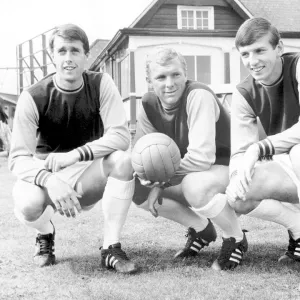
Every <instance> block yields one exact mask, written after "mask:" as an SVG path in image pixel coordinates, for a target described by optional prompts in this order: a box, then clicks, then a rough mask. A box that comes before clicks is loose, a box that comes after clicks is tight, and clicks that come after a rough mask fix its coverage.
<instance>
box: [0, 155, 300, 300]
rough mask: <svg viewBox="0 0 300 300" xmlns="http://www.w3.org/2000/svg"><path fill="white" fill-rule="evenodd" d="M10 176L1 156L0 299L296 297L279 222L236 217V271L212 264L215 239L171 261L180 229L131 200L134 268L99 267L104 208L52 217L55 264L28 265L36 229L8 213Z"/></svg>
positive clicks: (297, 285)
mask: <svg viewBox="0 0 300 300" xmlns="http://www.w3.org/2000/svg"><path fill="white" fill-rule="evenodd" d="M14 181H15V179H14V178H13V176H12V175H11V174H9V173H8V171H7V168H6V160H5V159H3V158H0V228H1V231H0V299H3V300H9V299H28V300H34V299H39V300H40V299H51V300H56V299H58V300H63V299H82V300H86V299H87V300H89V299H91V300H94V299H95V300H96V299H113V300H114V299H116V300H125V299H130V300H135V299H149V300H150V299H165V300H167V299H170V300H175V299H178V300H179V299H180V300H181V299H209V300H211V299H212V300H217V299H232V300H236V299H239V300H241V299H255V300H263V299H282V300H284V299H300V280H299V278H300V276H299V275H300V273H299V272H300V264H292V265H288V266H282V265H279V264H278V263H277V259H278V257H279V256H280V255H281V254H282V253H283V252H284V250H285V247H286V246H287V240H288V237H287V232H286V231H285V230H284V229H283V228H281V227H280V226H278V225H276V224H272V223H270V222H262V221H259V220H257V219H251V218H247V217H241V222H242V225H243V228H245V229H247V230H249V233H248V234H247V237H248V242H249V251H248V253H247V254H246V256H245V260H244V264H243V265H242V266H240V267H238V268H237V269H236V270H235V271H229V272H224V271H222V272H215V271H213V270H211V269H210V266H211V264H212V262H213V261H214V259H215V258H216V257H217V255H218V251H219V249H220V247H221V238H220V233H219V237H218V239H217V241H216V242H215V243H213V244H212V245H211V246H209V247H208V248H205V250H204V251H203V252H202V253H201V255H199V256H198V257H197V258H193V259H188V260H186V261H173V259H172V257H173V255H174V254H175V252H176V251H177V250H179V249H180V248H181V247H182V246H183V245H184V243H185V236H184V234H185V229H184V228H183V227H182V226H180V225H178V224H175V223H172V222H170V221H167V220H164V219H162V218H158V219H155V218H153V217H152V216H151V215H150V213H147V212H145V211H142V210H140V209H137V208H136V207H135V206H134V205H132V207H131V209H130V212H129V215H128V218H127V222H126V225H125V227H124V231H123V238H122V245H123V248H124V249H125V250H126V252H127V254H128V256H129V257H131V258H132V259H133V260H134V261H135V262H136V263H137V264H138V265H139V266H140V271H139V273H138V274H135V275H122V274H117V273H115V272H113V271H108V270H103V269H101V268H100V266H99V250H98V249H99V247H100V245H101V244H102V233H103V232H102V228H103V227H102V226H103V218H102V213H101V205H97V206H96V207H95V208H94V209H93V210H91V211H89V212H86V213H83V214H81V216H80V217H78V218H76V219H75V220H69V219H65V218H63V217H61V216H60V215H55V217H54V223H55V226H56V233H57V235H56V257H57V264H56V265H55V266H51V267H47V268H42V269H39V268H36V267H35V265H34V264H33V263H32V254H33V250H34V242H35V233H34V231H33V230H31V229H29V228H27V227H25V226H23V225H21V224H20V223H19V222H18V221H17V220H16V218H15V217H14V214H13V203H12V198H11V188H12V186H13V183H14Z"/></svg>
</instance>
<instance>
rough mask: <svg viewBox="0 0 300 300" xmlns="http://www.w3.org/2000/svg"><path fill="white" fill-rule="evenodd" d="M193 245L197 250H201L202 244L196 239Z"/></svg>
mask: <svg viewBox="0 0 300 300" xmlns="http://www.w3.org/2000/svg"><path fill="white" fill-rule="evenodd" d="M193 246H194V247H196V248H198V249H199V250H201V249H202V248H203V246H202V245H201V244H200V243H198V242H197V241H194V242H193Z"/></svg>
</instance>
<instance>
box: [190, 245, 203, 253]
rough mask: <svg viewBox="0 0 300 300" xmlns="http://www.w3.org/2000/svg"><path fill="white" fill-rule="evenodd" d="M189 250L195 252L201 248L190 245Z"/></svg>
mask: <svg viewBox="0 0 300 300" xmlns="http://www.w3.org/2000/svg"><path fill="white" fill-rule="evenodd" d="M191 250H193V251H195V252H199V251H200V250H201V248H200V249H199V248H197V247H194V246H191Z"/></svg>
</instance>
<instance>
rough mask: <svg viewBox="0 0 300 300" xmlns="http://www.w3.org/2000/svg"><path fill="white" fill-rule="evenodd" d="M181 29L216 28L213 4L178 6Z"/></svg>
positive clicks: (179, 26)
mask: <svg viewBox="0 0 300 300" xmlns="http://www.w3.org/2000/svg"><path fill="white" fill-rule="evenodd" d="M177 20H178V28H179V29H195V30H196V29H198V30H199V29H200V30H205V29H214V8H213V7H212V6H202V7H200V6H181V5H178V6H177Z"/></svg>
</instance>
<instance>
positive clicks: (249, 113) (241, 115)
mask: <svg viewBox="0 0 300 300" xmlns="http://www.w3.org/2000/svg"><path fill="white" fill-rule="evenodd" d="M258 141H259V131H258V121H257V118H256V115H255V113H254V112H253V109H252V108H251V106H250V105H249V104H248V102H247V101H246V99H245V98H244V97H243V96H242V95H241V94H240V92H239V91H238V90H235V91H234V93H233V95H232V104H231V159H230V165H229V172H230V176H232V175H233V174H235V173H236V170H237V167H238V165H239V162H240V160H241V158H242V157H243V156H244V153H245V152H246V150H247V148H248V147H249V146H250V145H251V144H253V143H256V142H258Z"/></svg>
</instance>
